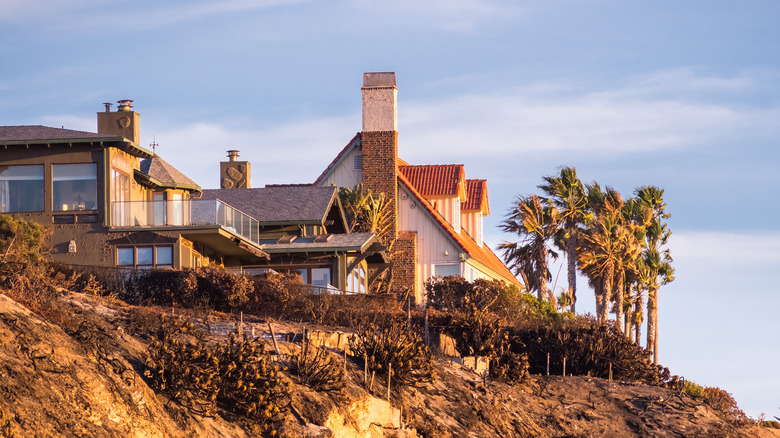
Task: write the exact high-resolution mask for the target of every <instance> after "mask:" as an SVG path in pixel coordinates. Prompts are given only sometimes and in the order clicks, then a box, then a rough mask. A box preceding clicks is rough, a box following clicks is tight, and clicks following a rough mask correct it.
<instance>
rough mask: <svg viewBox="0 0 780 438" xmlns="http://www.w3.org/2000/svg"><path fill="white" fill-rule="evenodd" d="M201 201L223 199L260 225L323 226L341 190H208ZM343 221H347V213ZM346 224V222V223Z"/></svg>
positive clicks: (302, 187)
mask: <svg viewBox="0 0 780 438" xmlns="http://www.w3.org/2000/svg"><path fill="white" fill-rule="evenodd" d="M201 199H207V200H213V199H219V200H221V201H224V202H226V203H227V204H230V205H231V206H233V207H235V208H237V209H239V210H241V211H243V212H244V213H246V214H248V215H249V216H252V217H253V218H255V219H257V220H258V222H260V225H289V224H301V225H322V224H323V223H324V222H325V221H326V219H327V217H328V213H329V212H330V210H331V207H332V206H333V205H334V203H337V204H338V206H339V211H341V208H340V206H341V202H340V201H339V199H338V189H337V187H333V186H330V187H316V186H312V185H289V186H271V187H264V188H255V189H207V190H203V195H202V196H201ZM341 215H342V220H343V213H342V214H341ZM344 222H346V220H344Z"/></svg>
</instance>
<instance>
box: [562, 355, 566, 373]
mask: <svg viewBox="0 0 780 438" xmlns="http://www.w3.org/2000/svg"><path fill="white" fill-rule="evenodd" d="M563 377H566V356H563Z"/></svg>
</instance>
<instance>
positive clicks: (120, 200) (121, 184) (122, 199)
mask: <svg viewBox="0 0 780 438" xmlns="http://www.w3.org/2000/svg"><path fill="white" fill-rule="evenodd" d="M111 201H112V203H111V207H112V208H111V221H112V225H118V226H123V225H130V204H129V202H130V176H129V175H127V174H124V173H122V172H120V171H119V170H117V169H111Z"/></svg>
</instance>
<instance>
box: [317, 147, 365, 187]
mask: <svg viewBox="0 0 780 438" xmlns="http://www.w3.org/2000/svg"><path fill="white" fill-rule="evenodd" d="M362 154H363V151H362V150H361V149H360V148H357V147H355V148H353V149H352V150H351V151H349V153H348V154H347V156H346V157H344V159H343V160H341V163H339V164H338V165H337V166H336V168H335V169H333V171H332V172H331V173H330V175H328V177H327V178H325V179H324V180H323V181H322V182H320V186H322V187H327V186H330V185H335V186H336V187H348V188H352V187H355V186H356V185H358V184H360V183H361V182H362V180H363V171H362V170H361V169H355V156H357V155H362Z"/></svg>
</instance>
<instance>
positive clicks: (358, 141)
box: [313, 132, 362, 186]
mask: <svg viewBox="0 0 780 438" xmlns="http://www.w3.org/2000/svg"><path fill="white" fill-rule="evenodd" d="M360 146H362V143H361V137H360V133H359V132H358V133H357V134H355V136H354V137H352V140H350V141H349V143H347V145H346V146H344V148H343V149H342V150H341V152H339V153H338V155H336V158H334V159H333V161H331V162H330V164H328V167H326V168H325V170H324V171H322V173H321V174H320V176H318V177H317V179H316V180H314V183H313V185H315V186H316V185H319V184H320V183H322V181H324V180H325V179H326V178H327V177H328V176H330V174H331V173H333V171H334V170H336V168H337V167H338V166H339V164H341V162H342V161H344V159H345V158H346V157H347V155H348V154H349V153H350V152H351V151H352V149H354V148H356V147H360Z"/></svg>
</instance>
